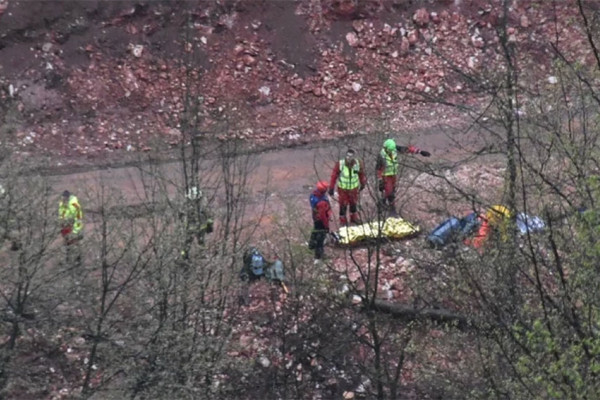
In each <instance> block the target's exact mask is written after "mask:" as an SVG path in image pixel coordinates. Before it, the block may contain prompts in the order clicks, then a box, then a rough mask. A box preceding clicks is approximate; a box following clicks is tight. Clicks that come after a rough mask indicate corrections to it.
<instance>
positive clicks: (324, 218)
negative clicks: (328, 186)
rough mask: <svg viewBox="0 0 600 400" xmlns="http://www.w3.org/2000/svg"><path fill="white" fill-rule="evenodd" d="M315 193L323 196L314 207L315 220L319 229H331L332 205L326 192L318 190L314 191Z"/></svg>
mask: <svg viewBox="0 0 600 400" xmlns="http://www.w3.org/2000/svg"><path fill="white" fill-rule="evenodd" d="M313 195H315V196H317V197H319V198H321V200H319V201H318V202H317V205H316V206H315V207H314V208H313V209H312V217H313V222H314V223H315V228H317V229H329V220H330V218H331V205H330V204H329V199H328V198H327V194H326V193H321V192H319V191H318V190H315V191H314V192H313Z"/></svg>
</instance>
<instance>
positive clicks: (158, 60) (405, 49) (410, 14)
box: [0, 0, 591, 157]
mask: <svg viewBox="0 0 600 400" xmlns="http://www.w3.org/2000/svg"><path fill="white" fill-rule="evenodd" d="M496 3H497V2H496V1H492V2H488V1H479V0H468V1H466V0H465V1H460V0H455V1H449V0H437V1H435V0H430V1H425V2H413V1H406V0H390V1H381V0H358V1H352V0H297V1H268V0H261V1H251V2H250V1H216V2H166V1H165V2H157V1H118V2H102V1H85V2H73V1H53V2H48V1H39V2H36V1H16V0H0V60H2V61H1V63H0V99H1V100H2V103H3V106H2V108H1V109H0V110H1V111H2V113H3V115H2V117H3V119H4V126H3V127H2V131H1V134H2V136H3V138H2V141H3V142H8V143H11V144H13V145H15V146H16V147H17V148H18V149H19V151H21V152H23V151H24V152H34V153H47V152H51V153H59V154H64V155H66V156H71V157H75V156H79V155H86V154H87V155H98V154H104V153H105V152H107V151H108V152H122V151H135V150H149V149H150V148H151V147H157V146H162V145H165V146H168V145H173V144H176V143H178V142H180V140H182V133H181V130H182V129H181V122H182V121H181V119H182V115H183V111H184V103H185V102H184V100H185V99H186V98H188V96H187V95H188V94H190V93H191V94H192V98H194V99H200V101H201V105H202V106H201V108H200V110H199V112H198V114H197V115H198V116H199V117H200V119H199V121H200V123H199V127H198V129H200V130H202V131H206V132H211V133H212V134H214V135H217V136H218V137H222V136H224V135H226V134H235V135H238V136H241V137H244V138H247V139H251V140H253V141H259V142H267V143H269V144H271V145H278V144H293V143H303V142H307V141H312V140H315V139H318V138H332V137H338V136H342V135H347V134H349V133H355V132H373V131H377V130H383V129H394V130H400V131H402V130H410V129H412V128H427V127H431V126H433V125H435V124H437V123H439V122H453V121H454V118H455V116H454V115H453V113H452V112H451V111H450V110H447V109H444V108H442V107H440V106H437V107H433V106H431V105H427V104H422V103H421V102H419V101H418V100H419V98H420V95H422V94H426V95H435V96H443V97H444V98H449V99H457V98H459V99H460V100H461V101H466V102H469V103H471V104H474V103H476V96H475V95H474V94H470V93H467V92H466V90H465V89H464V85H463V84H462V82H461V80H460V78H459V77H458V76H457V75H456V74H455V73H453V72H452V69H451V68H449V67H450V66H452V65H454V66H457V67H459V68H461V69H465V70H468V71H471V72H474V73H480V72H483V71H485V70H487V66H489V65H490V63H492V62H493V60H494V58H495V57H498V55H497V53H496V52H495V51H494V49H495V47H496V44H497V43H496V42H495V39H494V38H495V37H496V35H493V34H492V32H493V31H494V30H495V29H496V28H497V26H498V24H499V21H498V15H499V11H498V10H499V9H498V7H497V6H498V5H497V4H496ZM550 3H552V4H550ZM553 7H554V8H555V9H553ZM553 12H558V15H560V16H564V18H560V19H559V20H556V19H555V18H554V17H553ZM575 12H576V8H575V7H574V5H573V4H572V3H571V2H569V1H565V2H558V3H556V2H547V1H514V2H513V7H512V8H511V11H510V21H509V24H510V28H509V34H510V39H509V40H510V42H512V43H515V44H516V45H518V46H519V47H520V48H521V49H522V50H523V51H524V52H523V53H522V56H523V61H524V63H525V64H524V65H527V63H530V64H535V67H536V68H532V69H530V70H531V71H535V72H536V74H537V75H536V77H535V78H536V79H547V78H548V76H547V75H548V74H546V73H545V72H544V68H545V65H546V64H547V63H548V62H549V61H551V59H550V57H548V54H550V53H549V52H548V39H549V38H552V37H554V36H555V34H556V33H560V40H558V41H557V42H556V43H555V44H556V45H557V46H559V47H563V46H564V47H565V49H567V48H568V50H569V51H572V50H573V49H577V48H578V43H580V42H581V41H583V40H585V39H584V36H583V35H580V33H579V32H576V31H573V30H568V29H567V26H566V25H565V26H561V24H562V23H565V24H566V23H567V22H568V21H569V18H571V17H572V16H573V15H575ZM572 54H573V57H574V59H580V60H581V61H582V62H586V61H587V59H586V57H591V55H586V54H577V53H572ZM524 72H526V71H524ZM224 120H227V127H228V129H227V130H225V129H224V128H223V123H222V122H223V121H224ZM156 137H158V138H160V140H159V141H156V140H154V139H155V138H156ZM157 143H158V144H157ZM161 143H162V144H161Z"/></svg>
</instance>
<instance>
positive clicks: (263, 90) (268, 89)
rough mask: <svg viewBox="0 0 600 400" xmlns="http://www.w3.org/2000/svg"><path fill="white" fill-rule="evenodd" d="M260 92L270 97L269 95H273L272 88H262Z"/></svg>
mask: <svg viewBox="0 0 600 400" xmlns="http://www.w3.org/2000/svg"><path fill="white" fill-rule="evenodd" d="M258 91H259V92H260V94H262V95H264V96H268V95H269V94H271V88H270V87H268V86H261V87H260V89H258Z"/></svg>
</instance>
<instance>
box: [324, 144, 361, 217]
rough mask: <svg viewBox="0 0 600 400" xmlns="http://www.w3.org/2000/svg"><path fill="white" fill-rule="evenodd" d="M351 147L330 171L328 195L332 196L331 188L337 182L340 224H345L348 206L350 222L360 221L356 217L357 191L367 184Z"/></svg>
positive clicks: (332, 188)
mask: <svg viewBox="0 0 600 400" xmlns="http://www.w3.org/2000/svg"><path fill="white" fill-rule="evenodd" d="M355 155H356V152H355V151H354V150H353V149H348V151H347V153H346V157H345V158H343V159H342V160H340V161H339V162H337V163H336V164H335V167H333V171H332V172H331V183H330V185H329V195H330V196H333V190H334V188H335V184H336V182H337V185H338V202H339V203H340V225H347V224H348V220H347V219H346V211H347V209H348V206H350V222H351V223H354V224H358V223H360V219H359V217H358V199H359V196H360V194H359V192H360V191H362V190H363V189H364V188H365V186H366V184H367V177H366V175H365V169H364V167H363V164H362V162H361V161H360V160H358V159H357V158H356V157H355Z"/></svg>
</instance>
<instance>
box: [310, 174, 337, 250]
mask: <svg viewBox="0 0 600 400" xmlns="http://www.w3.org/2000/svg"><path fill="white" fill-rule="evenodd" d="M328 188H329V185H328V184H327V182H326V181H320V182H318V183H317V187H316V189H315V190H314V191H313V192H312V193H311V195H310V208H311V214H312V219H313V230H312V232H311V234H310V240H309V242H308V248H309V249H311V250H312V249H314V251H315V260H319V259H321V258H323V255H324V253H325V250H324V245H325V237H327V233H329V220H330V219H331V205H330V204H329V198H328V197H327V189H328Z"/></svg>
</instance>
